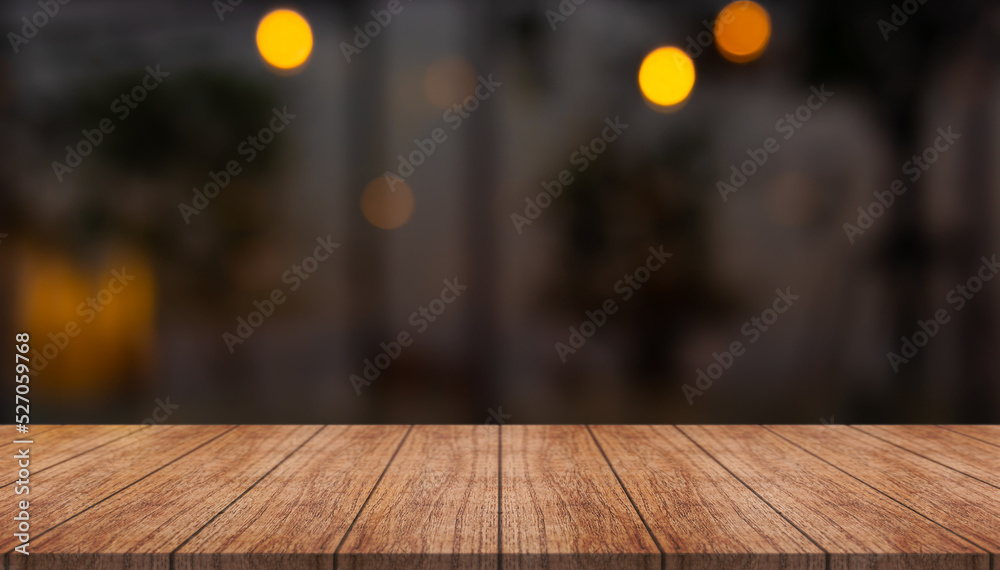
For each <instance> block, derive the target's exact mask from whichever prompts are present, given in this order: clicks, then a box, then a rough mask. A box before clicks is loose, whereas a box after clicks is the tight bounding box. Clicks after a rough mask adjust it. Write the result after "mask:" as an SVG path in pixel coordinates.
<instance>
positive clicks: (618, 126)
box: [510, 115, 628, 234]
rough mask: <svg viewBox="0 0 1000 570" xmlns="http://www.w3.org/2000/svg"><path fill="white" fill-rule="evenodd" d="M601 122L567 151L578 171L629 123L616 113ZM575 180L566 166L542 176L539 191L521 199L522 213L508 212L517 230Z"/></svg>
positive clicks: (586, 165) (598, 155)
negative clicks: (594, 132)
mask: <svg viewBox="0 0 1000 570" xmlns="http://www.w3.org/2000/svg"><path fill="white" fill-rule="evenodd" d="M604 125H605V126H604V128H603V129H601V134H600V136H596V137H594V138H592V139H591V140H590V142H589V143H587V144H585V145H580V148H579V150H576V151H574V152H573V153H572V154H570V155H569V163H570V165H572V166H575V167H576V168H575V170H576V173H577V174H580V173H583V172H585V171H586V170H587V169H588V168H590V165H591V164H593V162H594V161H596V160H597V158H598V157H600V156H601V155H602V154H604V151H606V150H607V149H608V145H610V144H611V143H613V142H615V141H616V140H618V137H620V136H621V135H622V133H624V132H625V129H627V128H628V124H627V123H623V122H621V118H620V117H619V116H617V115H616V116H615V118H614V119H611V118H610V117H608V118H605V119H604ZM575 180H576V179H575V178H574V177H573V172H572V171H570V169H568V168H565V169H563V170H561V171H560V172H559V174H558V175H556V177H555V178H554V179H553V180H543V181H542V192H539V193H538V194H537V195H535V197H534V198H533V199H532V198H525V199H524V202H525V206H524V215H521V214H518V213H517V212H514V213H513V214H511V215H510V221H511V222H512V223H513V224H514V229H515V230H517V233H519V234H520V233H521V232H522V228H524V226H530V225H531V224H532V222H534V221H535V220H537V219H538V218H539V216H541V215H542V210H545V209H546V208H548V207H549V206H551V205H552V202H553V201H554V200H555V199H556V198H558V197H559V196H560V195H562V192H563V190H565V189H566V188H567V187H568V186H569V185H570V184H572V183H573V182H574V181H575Z"/></svg>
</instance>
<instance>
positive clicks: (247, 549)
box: [174, 426, 407, 570]
mask: <svg viewBox="0 0 1000 570" xmlns="http://www.w3.org/2000/svg"><path fill="white" fill-rule="evenodd" d="M406 432H407V427H406V426H327V427H325V428H324V429H323V430H322V431H320V433H318V434H317V435H316V437H314V438H312V439H311V440H309V442H308V443H306V445H304V446H303V447H302V449H300V450H299V451H298V452H296V453H295V454H294V455H293V456H292V457H290V458H289V459H288V460H286V461H285V462H284V463H282V464H281V465H280V466H278V468H277V469H275V470H274V471H273V472H272V473H271V474H269V475H268V476H267V477H265V478H264V479H263V480H262V481H261V482H260V483H258V484H257V485H255V486H254V488H253V489H251V490H250V492H249V493H247V494H246V495H244V496H243V497H241V498H240V499H239V500H237V501H236V502H235V503H234V504H233V505H232V506H230V507H229V508H228V509H226V512H225V513H223V514H222V515H221V516H219V517H218V518H217V519H215V520H214V521H212V522H211V523H210V524H209V525H208V526H206V527H205V528H203V529H202V530H201V531H200V532H199V533H198V534H197V535H195V536H194V537H193V538H192V539H191V540H189V541H188V542H187V543H186V544H185V545H184V546H183V547H181V548H180V549H179V550H178V551H177V552H176V553H175V554H174V568H175V569H176V570H195V569H207V568H213V569H220V570H243V569H247V570H249V569H261V568H310V569H319V568H333V556H334V553H335V551H336V549H337V546H338V545H339V544H340V542H341V540H343V538H344V535H345V534H346V533H347V529H348V528H349V527H350V525H351V522H352V521H353V520H354V519H355V517H356V516H357V514H358V512H359V511H360V509H361V505H362V504H363V503H364V500H365V498H367V497H368V495H369V494H370V493H371V491H372V489H373V488H374V487H375V482H376V481H378V478H379V477H380V476H381V475H382V473H383V471H384V470H385V468H386V467H387V466H388V464H389V459H390V458H391V457H392V455H393V453H394V452H395V451H396V449H398V447H399V444H400V442H401V441H402V439H403V436H404V435H405V434H406Z"/></svg>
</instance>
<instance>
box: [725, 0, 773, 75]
mask: <svg viewBox="0 0 1000 570" xmlns="http://www.w3.org/2000/svg"><path fill="white" fill-rule="evenodd" d="M770 39H771V17H770V16H769V15H768V13H767V10H765V9H764V7H763V6H761V5H760V4H758V3H756V2H750V1H748V0H741V1H739V2H733V3H732V4H730V5H728V6H726V7H725V8H723V9H722V11H721V12H719V17H718V18H716V20H715V45H716V46H717V47H718V49H719V53H720V54H722V57H724V58H726V59H728V60H729V61H733V62H736V63H746V62H748V61H753V60H755V59H757V58H758V57H760V55H761V54H762V53H764V49H765V48H767V42H768V41H769V40H770Z"/></svg>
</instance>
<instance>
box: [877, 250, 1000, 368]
mask: <svg viewBox="0 0 1000 570" xmlns="http://www.w3.org/2000/svg"><path fill="white" fill-rule="evenodd" d="M980 261H982V264H981V265H980V266H979V269H977V270H976V273H975V275H973V276H972V277H969V278H968V279H966V280H965V283H964V284H961V283H959V284H958V285H955V286H954V287H953V288H952V289H951V290H950V291H948V293H947V294H945V296H944V300H945V302H947V303H948V304H949V305H951V306H953V307H954V308H955V312H956V313H957V312H959V311H961V310H962V309H964V308H965V306H966V305H967V304H968V303H969V301H972V299H973V297H975V296H976V293H979V292H980V291H982V290H983V285H984V284H985V283H986V282H988V281H992V280H993V277H995V276H996V274H997V273H1000V262H998V261H997V254H995V253H994V254H993V256H992V257H991V258H990V259H987V258H986V256H983V257H982V258H980ZM949 322H951V313H950V312H949V311H948V309H947V308H942V309H938V310H937V311H934V315H933V317H932V318H930V319H927V320H926V321H922V320H919V319H918V320H917V330H915V331H914V332H913V334H912V335H910V336H909V337H905V336H903V337H899V340H900V341H901V344H900V348H899V352H898V353H897V352H895V351H889V352H887V353H886V355H885V357H886V358H887V359H888V360H889V366H891V367H892V371H893V373H895V374H898V373H899V369H900V367H902V365H904V364H909V362H910V360H912V359H914V358H916V356H917V354H919V353H920V350H921V349H922V348H924V347H925V346H927V343H929V342H930V340H931V339H932V338H934V337H936V336H937V334H938V332H940V331H941V327H942V326H944V325H946V324H948V323H949Z"/></svg>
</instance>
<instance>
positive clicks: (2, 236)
mask: <svg viewBox="0 0 1000 570" xmlns="http://www.w3.org/2000/svg"><path fill="white" fill-rule="evenodd" d="M8 237H10V236H8V235H7V234H0V243H3V240H5V239H7V238H8Z"/></svg>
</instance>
